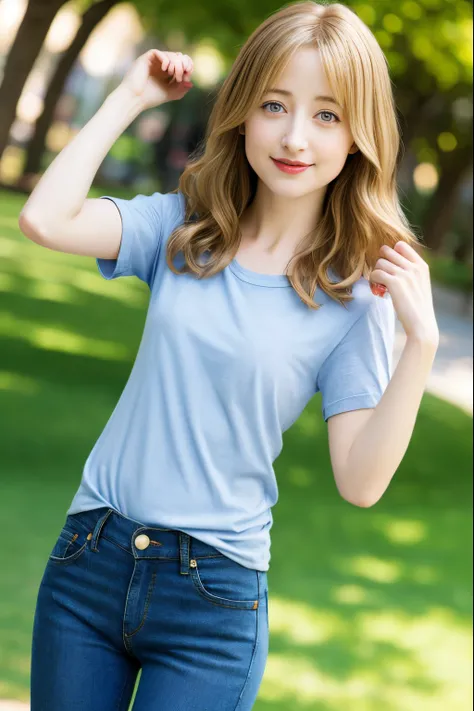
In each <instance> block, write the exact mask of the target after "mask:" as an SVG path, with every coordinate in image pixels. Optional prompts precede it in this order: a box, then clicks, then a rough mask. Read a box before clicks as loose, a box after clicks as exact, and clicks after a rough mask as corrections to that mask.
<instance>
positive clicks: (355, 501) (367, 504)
mask: <svg viewBox="0 0 474 711" xmlns="http://www.w3.org/2000/svg"><path fill="white" fill-rule="evenodd" d="M341 496H342V498H343V499H344V501H347V503H349V504H352V506H357V507H358V508H360V509H370V508H372V506H375V504H376V503H377V502H378V501H379V499H369V498H367V497H366V498H362V497H353V496H344V495H343V494H341Z"/></svg>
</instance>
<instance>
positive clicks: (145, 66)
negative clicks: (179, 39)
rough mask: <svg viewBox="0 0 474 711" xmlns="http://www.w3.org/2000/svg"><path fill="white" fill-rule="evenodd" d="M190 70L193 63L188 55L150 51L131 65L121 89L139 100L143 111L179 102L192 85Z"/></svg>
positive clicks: (156, 50)
mask: <svg viewBox="0 0 474 711" xmlns="http://www.w3.org/2000/svg"><path fill="white" fill-rule="evenodd" d="M193 70H194V64H193V60H192V59H191V57H189V56H188V55H187V54H181V52H162V51H161V50H159V49H150V50H149V51H148V52H145V54H142V55H141V56H140V57H138V58H137V59H136V60H135V61H134V62H133V64H132V66H131V67H130V68H129V70H128V72H127V73H126V74H125V77H124V78H123V80H122V83H121V86H122V87H123V88H125V89H126V90H127V91H129V92H131V93H132V95H133V96H134V97H137V98H140V99H141V100H142V101H143V108H144V109H151V108H153V107H154V106H159V105H160V104H164V103H166V102H168V101H177V100H178V99H182V98H183V96H185V94H187V93H188V91H189V90H190V89H191V88H192V86H193V84H192V82H191V81H190V79H191V74H192V73H193Z"/></svg>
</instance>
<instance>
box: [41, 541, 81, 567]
mask: <svg viewBox="0 0 474 711" xmlns="http://www.w3.org/2000/svg"><path fill="white" fill-rule="evenodd" d="M86 547H87V541H86V542H85V543H84V545H83V546H82V547H81V548H79V550H77V551H76V552H75V553H72V554H71V555H69V556H67V557H66V558H59V557H58V556H56V555H50V556H49V560H50V561H51V562H52V563H67V562H71V563H72V562H73V561H74V560H77V558H80V556H81V555H82V554H83V553H84V551H85V549H86Z"/></svg>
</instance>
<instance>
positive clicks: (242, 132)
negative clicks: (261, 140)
mask: <svg viewBox="0 0 474 711" xmlns="http://www.w3.org/2000/svg"><path fill="white" fill-rule="evenodd" d="M239 133H240V135H241V136H244V135H245V126H244V125H243V124H241V125H240V126H239Z"/></svg>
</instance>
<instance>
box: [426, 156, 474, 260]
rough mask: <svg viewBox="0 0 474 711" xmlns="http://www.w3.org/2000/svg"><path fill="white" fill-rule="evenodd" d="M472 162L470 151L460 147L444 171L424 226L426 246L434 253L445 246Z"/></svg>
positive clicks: (431, 201)
mask: <svg viewBox="0 0 474 711" xmlns="http://www.w3.org/2000/svg"><path fill="white" fill-rule="evenodd" d="M471 161H472V157H471V153H470V150H468V149H466V148H464V149H463V148H461V147H460V148H459V149H458V150H457V151H456V153H455V155H452V156H451V160H450V162H449V163H446V165H445V166H444V167H443V169H442V172H441V178H440V181H439V183H438V187H437V188H436V190H435V192H434V194H433V196H432V198H431V200H430V204H429V206H428V210H427V212H426V214H425V217H424V219H423V225H422V231H423V234H424V241H425V244H426V245H427V246H428V247H429V248H430V249H431V250H433V251H434V252H437V251H440V249H441V247H442V246H443V240H444V237H445V235H446V233H447V231H448V230H449V227H450V225H451V223H452V220H453V216H454V212H455V209H456V205H457V200H458V190H459V187H460V184H461V182H462V180H463V179H464V177H465V174H466V169H467V168H468V167H469V166H470V164H471Z"/></svg>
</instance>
